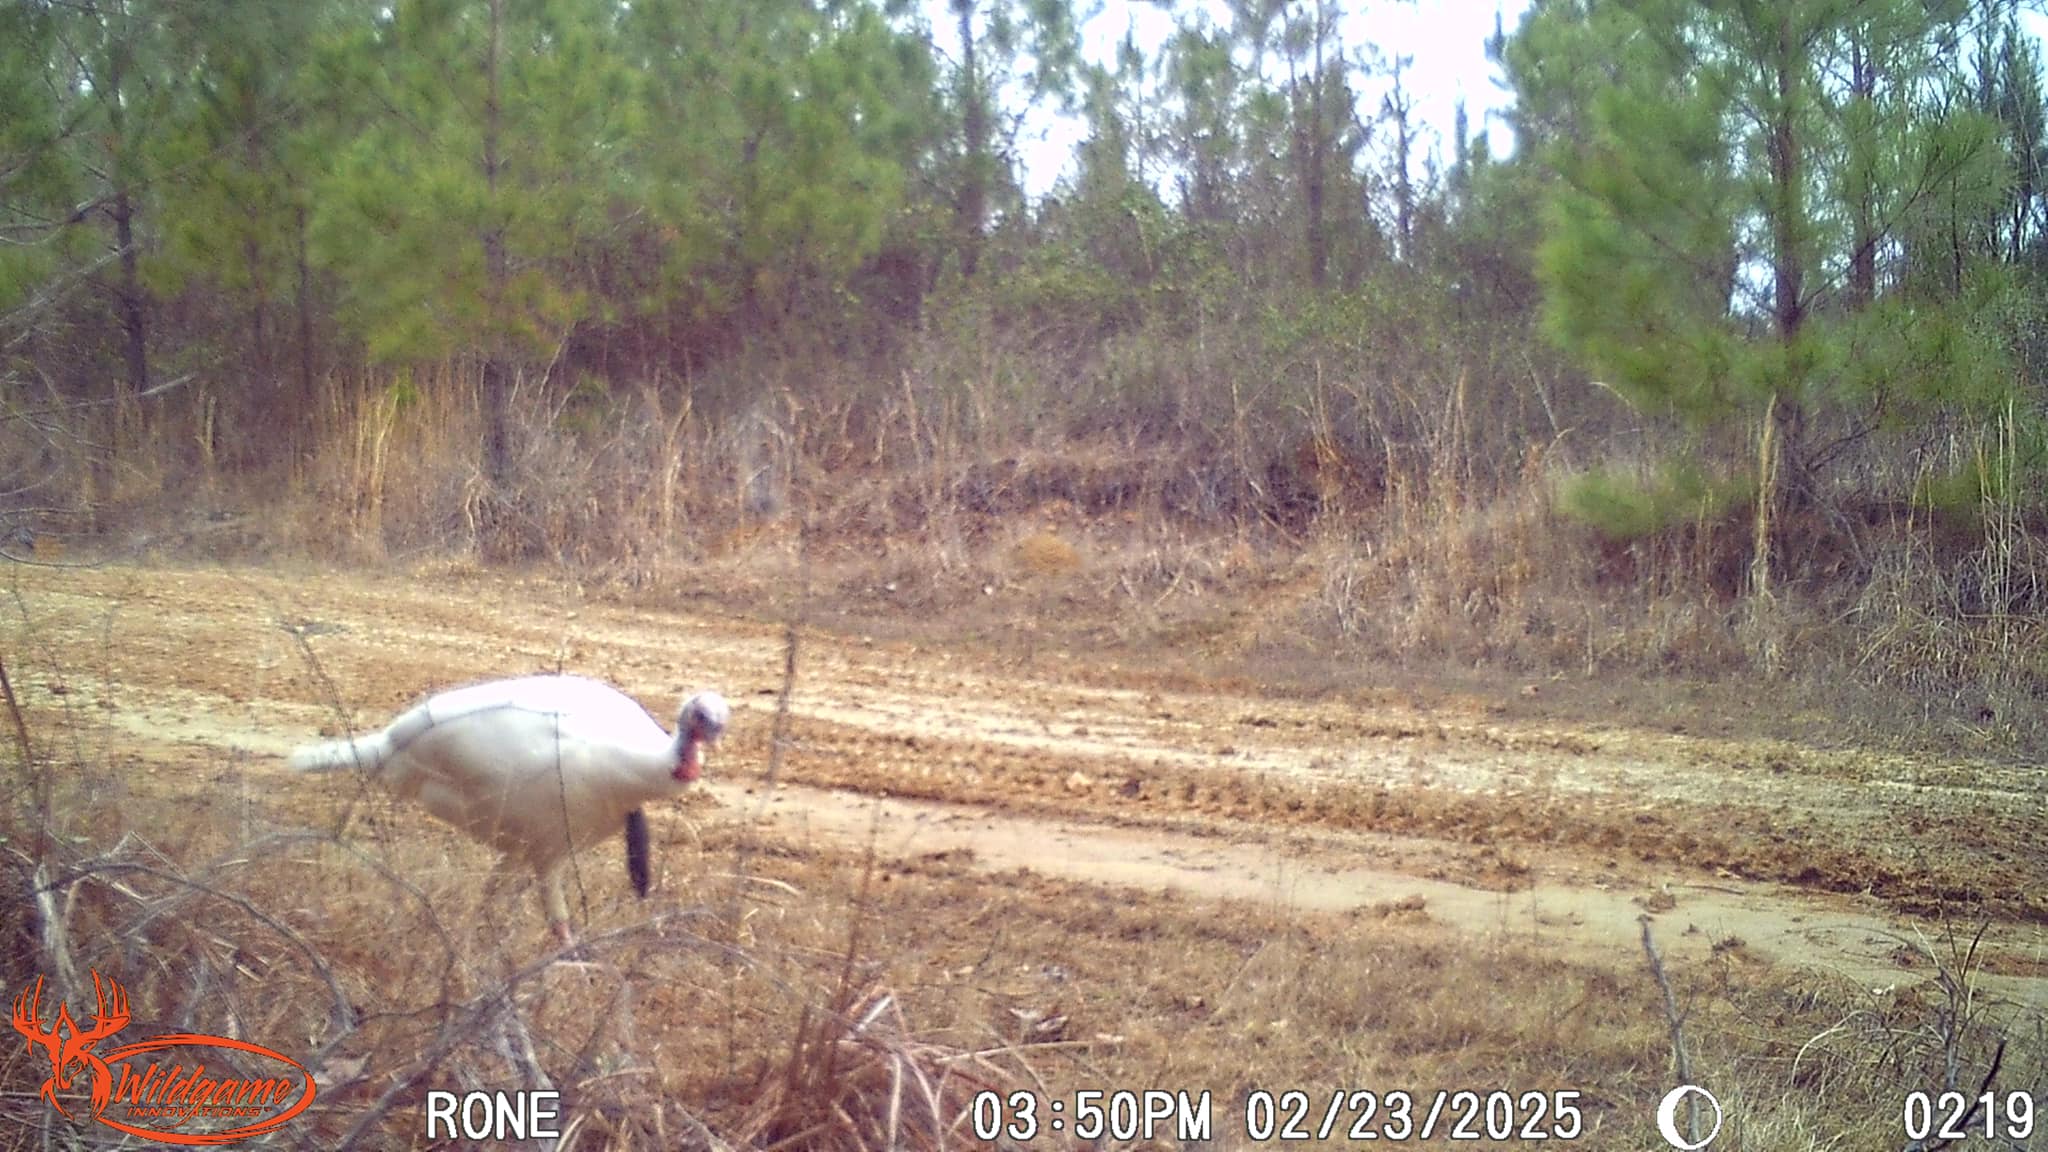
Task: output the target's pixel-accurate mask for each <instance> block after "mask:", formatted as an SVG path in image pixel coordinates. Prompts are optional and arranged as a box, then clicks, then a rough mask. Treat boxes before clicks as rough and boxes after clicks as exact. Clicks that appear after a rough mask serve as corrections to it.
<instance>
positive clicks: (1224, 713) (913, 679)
mask: <svg viewBox="0 0 2048 1152" xmlns="http://www.w3.org/2000/svg"><path fill="white" fill-rule="evenodd" d="M414 576H415V578H414V579H410V580H399V579H388V580H382V579H380V580H373V579H368V578H364V577H361V576H356V575H339V574H334V573H328V572H312V571H306V572H301V573H295V574H287V573H280V572H274V571H261V570H166V569H153V568H99V569H89V570H76V569H74V570H52V569H28V568H16V569H14V570H13V571H12V572H11V573H10V575H9V578H8V579H9V581H10V584H11V588H10V594H11V604H10V605H9V607H8V610H7V612H6V616H5V624H4V632H0V636H4V642H5V644H6V650H7V652H8V657H7V659H8V665H9V669H10V671H11V672H12V674H13V676H14V683H15V687H16V690H17V692H18V694H19V695H20V696H21V698H22V701H23V703H24V705H25V707H26V708H27V709H28V710H29V711H30V713H31V715H32V717H33V716H38V715H45V716H46V715H49V714H50V713H51V712H52V711H55V710H62V711H64V712H67V713H68V714H69V715H70V716H71V717H72V718H73V719H74V720H78V721H82V722H83V724H82V726H83V727H85V728H87V729H88V730H99V731H104V732H106V733H107V734H108V738H107V741H106V742H105V743H104V744H102V745H99V748H100V750H101V751H100V752H99V753H95V752H94V750H93V749H92V748H90V747H83V746H81V749H80V750H79V752H80V754H86V755H93V754H115V753H111V752H108V751H107V750H109V749H116V748H119V749H124V750H132V751H129V752H121V753H119V754H122V755H128V754H132V755H134V756H136V757H137V758H138V759H139V760H140V761H141V765H140V767H141V768H142V770H143V771H144V773H145V774H149V775H152V776H154V775H156V773H157V769H158V767H160V766H161V765H163V764H172V763H178V762H183V761H184V760H185V759H186V757H185V756H183V755H182V754H181V755H180V756H176V757H173V756H171V755H170V754H169V751H168V750H169V749H172V748H174V747H175V748H180V749H181V750H189V749H193V748H197V749H204V750H207V753H208V754H209V755H211V756H226V757H233V758H237V759H240V760H242V761H243V762H244V763H246V764H247V766H248V767H249V769H250V771H252V772H254V773H258V774H267V773H275V774H276V782H275V787H276V789H278V790H280V791H282V790H287V789H291V788H295V787H302V786H304V783H303V781H300V780H296V779H294V778H292V777H290V776H289V775H288V774H287V773H286V771H285V769H284V766H283V764H282V761H281V757H282V754H283V753H285V752H286V751H288V750H289V749H290V748H291V747H292V746H294V745H296V744H298V743H301V742H304V741H307V740H310V739H314V738H316V737H317V736H319V735H320V734H322V733H327V734H332V733H334V732H337V731H339V730H340V729H341V728H342V727H343V726H344V722H345V723H346V725H350V726H355V727H358V728H362V727H374V726H376V725H379V724H381V723H383V722H384V721H385V720H386V719H388V718H389V716H390V715H392V714H393V713H395V712H396V711H397V710H398V709H400V708H402V707H404V706H405V705H407V704H408V703H409V702H411V701H412V700H414V699H416V698H417V697H418V696H420V695H422V694H424V693H426V692H429V691H433V690H435V689H438V688H442V687H448V686H452V685H455V684H459V683H462V682H465V681H469V680H474V679H480V678H484V677H488V676H496V675H512V674H520V673H525V672H531V671H536V670H548V669H556V668H560V669H562V670H567V671H573V672H577V673H581V674H585V675H590V676H595V677H598V678H601V679H606V680H610V681H612V682H614V683H616V684H618V685H619V686H621V687H622V688H624V689H625V690H626V691H628V692H629V693H632V694H633V695H635V696H636V697H637V698H638V699H640V700H641V701H642V702H643V703H644V704H646V705H647V706H648V707H649V709H650V710H651V711H653V712H654V713H655V715H656V716H658V717H661V718H663V719H664V720H667V719H668V718H669V717H671V716H672V714H673V711H674V709H675V706H676V702H677V700H678V699H680V697H681V695H682V694H683V693H685V692H687V691H689V690H691V689H694V688H698V687H717V688H719V689H721V690H722V691H724V692H725V693H726V694H727V695H728V696H729V697H730V698H732V699H733V701H734V703H735V708H736V718H735V725H734V729H733V731H732V734H731V736H730V738H729V739H728V740H727V742H726V743H725V744H724V745H723V746H722V748H721V750H720V752H719V755H718V757H717V759H716V760H714V762H713V764H712V766H711V771H712V774H713V776H714V781H713V782H712V783H711V784H710V785H709V786H708V788H707V791H708V793H709V795H710V798H711V799H712V801H714V802H715V803H712V804H708V805H706V804H699V805H693V806H691V807H690V808H689V810H688V812H687V813H684V812H680V811H672V812H665V813H655V814H654V815H655V818H656V819H658V820H664V821H671V822H674V821H685V820H687V821H701V820H705V819H715V820H727V821H734V822H746V823H748V824H750V825H752V826H754V827H756V828H757V829H758V830H759V831H760V834H761V835H763V836H764V837H768V838H771V839H780V840H785V841H792V842H800V843H809V844H813V845H816V844H827V845H833V846H837V847H840V848H847V849H853V850H859V849H861V848H864V847H867V846H870V845H871V846H872V847H873V848H874V849H875V850H877V851H878V852H880V853H881V854H882V855H884V856H885V857H889V858H903V859H910V858H917V857H927V856H944V857H948V858H951V859H956V860H968V861H971V862H972V863H973V864H974V865H975V866H976V867H978V868H980V869H983V870H985V871H986V872H987V873H989V874H990V877H991V882H992V883H1000V882H1001V878H1002V877H1003V876H1004V875H1005V874H1010V873H1013V872H1014V870H1017V869H1028V870H1030V871H1032V872H1036V873H1041V874H1045V875H1051V876H1058V877H1061V878H1065V879H1072V880H1080V881H1084V882H1088V883H1093V884H1100V885H1105V886H1117V885H1130V886H1138V887H1143V888H1148V889H1178V890H1181V891H1183V892H1185V893H1187V894H1188V895H1189V896H1190V897H1193V898H1195V899H1191V900H1190V901H1189V902H1188V903H1187V907H1188V909H1189V915H1200V914H1201V911H1200V909H1201V908H1202V906H1203V905H1202V901H1203V900H1205V899H1245V900H1252V901H1258V902H1262V903H1264V904H1267V905H1270V906H1273V907H1277V908H1283V909H1293V910H1298V911H1299V912H1301V913H1302V914H1307V915H1314V914H1343V913H1346V912H1350V911H1355V910H1360V909H1372V908H1378V907H1384V906H1405V907H1416V906H1419V907H1421V908H1426V909H1427V912H1428V914H1429V915H1430V916H1431V917H1433V918H1434V919H1436V920H1437V921H1440V922H1442V923H1444V924H1445V925H1448V926H1449V927H1450V928H1452V929H1454V930H1457V931H1460V932H1464V933H1470V934H1473V935H1475V936H1479V935H1484V934H1490V933H1509V934H1515V935H1518V936H1522V937H1525V938H1530V939H1537V940H1542V941H1546V942H1549V943H1551V944H1554V946H1555V947H1557V948H1558V949H1560V950H1561V951H1563V952H1567V953H1572V954H1576V955H1582V956H1585V957H1588V958H1593V959H1596V960H1605V961H1607V962H1610V963H1615V964H1628V963H1633V962H1634V959H1633V958H1634V957H1635V956H1637V955H1639V953H1638V951H1637V950H1638V949H1639V947H1640V944H1639V940H1640V933H1641V924H1640V918H1642V917H1644V916H1646V915H1647V916H1649V917H1650V918H1651V922H1652V924H1653V926H1654V928H1655V930H1656V932H1657V935H1658V940H1659V942H1660V945H1661V946H1663V947H1664V948H1665V949H1666V950H1667V951H1668V952H1670V953H1672V954H1675V955H1679V956H1686V955H1701V954H1704V953H1705V952H1706V951H1707V950H1709V949H1712V948H1716V947H1722V948H1725V947H1731V946H1740V947H1744V948H1746V949H1748V950H1749V951H1750V952H1751V953H1753V954H1755V955H1757V956H1759V957H1760V958H1764V959H1768V960H1771V961H1775V962H1780V963H1791V964H1802V965H1813V966H1816V967H1820V968H1826V969H1830V970H1834V971H1838V972H1842V973H1845V974H1848V975H1850V976H1852V977H1854V978H1856V979H1858V980H1861V981H1864V982H1866V983H1869V984H1872V985H1874V986H1884V985H1889V984H1896V983H1901V982H1911V981H1915V980H1918V979H1922V978H1925V977H1926V976H1928V975H1929V974H1930V972H1929V971H1928V970H1925V969H1916V968H1914V967H1912V966H1910V962H1909V961H1907V960H1905V959H1902V956H1903V954H1904V950H1902V949H1901V948H1900V944H1901V941H1903V940H1913V939H1928V940H1932V939H1936V938H1938V937H1939V935H1940V933H1941V931H1942V927H1941V921H1940V919H1939V916H1938V915H1937V914H1938V913H1939V912H1941V911H1942V910H1944V909H1947V910H1950V911H1952V912H1954V913H1956V914H1957V915H1958V916H1960V917H1961V918H1962V919H1963V920H1964V921H1965V922H1968V921H1970V920H1971V918H1972V917H1974V916H1975V915H1978V914H1989V915H1991V916H1992V917H1993V919H1994V924H1993V927H1992V930H1991V932H1990V933H1989V935H1988V940H1989V945H1990V950H1989V952H1988V953H1987V955H1988V957H1989V958H1988V960H1987V962H1986V965H1985V970H1986V972H1988V973H1989V974H1990V975H1989V976H1987V978H1986V979H1987V986H1988V987H1990V988H1992V989H1993V990H1995V991H1997V992H1999V993H2001V994H2003V995H2005V996H2009V997H2011V998H2012V999H2014V1000H2016V1001H2020V1002H2025V1003H2029V1004H2033V1005H2041V1004H2048V981H2044V979H2043V976H2044V975H2048V967H2044V957H2048V931H2044V928H2043V926H2044V924H2048V904H2044V902H2043V900H2042V898H2041V896H2040V895H2039V892H2038V889H2039V888H2040V880H2041V878H2042V877H2043V876H2044V875H2048V834H2044V833H2048V809H2044V805H2043V791H2042V788H2041V784H2040V781H2039V779H2038V776H2037V774H2036V773H2035V772H2033V771H2031V770H2026V769H2021V768H2015V767H2012V766H2009V765H1999V764H1992V763H1962V762H1937V761H1931V760H1918V759H1914V758H1911V757H1906V756H1900V755H1891V754H1882V755H1881V754H1872V753H1864V752H1860V751H1857V750H1854V749H1841V748H1836V749H1818V748H1811V747H1802V746H1797V745H1789V744H1785V743H1783V742H1775V741H1754V742H1744V741H1730V740H1708V739H1700V738H1692V737H1685V736H1679V735H1672V734H1669V733H1664V732H1654V731H1646V730H1639V729H1635V728H1632V727H1630V726H1629V725H1628V724H1627V723H1626V722H1625V720H1624V719H1623V718H1620V717H1617V718H1616V719H1615V721H1614V722H1613V723H1612V724H1609V725H1606V726H1602V727H1601V728H1599V729H1597V730H1564V729H1559V728H1556V727H1547V726H1543V725H1532V724H1517V723H1507V722H1503V721H1501V720H1500V719H1499V718H1497V717H1496V716H1494V715H1492V714H1491V713H1490V712H1489V710H1488V709H1487V708H1486V706H1485V703H1484V702H1483V701H1469V700H1468V701H1456V700H1453V701H1449V702H1439V703H1437V704H1434V705H1428V706H1418V705H1416V704H1414V703H1391V702H1388V701H1385V700H1376V699H1373V698H1370V697H1368V696H1364V695H1355V696H1349V697H1347V696H1343V695H1341V694H1336V695H1331V696H1328V697H1326V698H1323V699H1318V700H1303V699H1299V698H1293V697H1289V696H1288V695H1286V694H1285V693H1282V692H1278V691H1272V692H1268V691H1262V690H1259V689H1257V688H1256V687H1254V688H1251V689H1247V688H1246V687H1245V686H1244V685H1242V684H1230V685H1222V684H1218V685H1215V686H1203V685H1199V684H1198V685H1194V686H1189V685H1186V684H1177V685H1176V686H1175V687H1172V688H1168V687H1165V686H1163V681H1162V680H1161V679H1160V678H1159V677H1157V676H1154V675H1152V674H1151V673H1150V672H1149V671H1148V670H1147V669H1145V668H1124V667H1117V666H1114V665H1111V664H1108V663H1106V662H1103V661H1100V660H1095V659H1091V657H1090V656H1089V655H1088V654H1087V653H1084V652H1078V651H1069V652H1062V651H1051V652H1043V653H1039V654H1038V657H1039V658H1038V659H1037V660H1036V661H1034V665H1035V667H1036V668H1037V670H1038V671H1037V673H1036V674H1030V675H1027V674H1023V673H1020V672H1017V671H1015V670H1014V669H1011V668H1008V667H1005V666H1004V663H1003V662H1001V661H995V660H987V659H979V658H976V657H973V656H971V655H968V654H966V653H965V652H964V651H938V650H933V649H932V648H930V647H929V646H927V647H919V646H917V645H913V644H909V643H902V642H879V643H878V642H875V641H872V640H864V639H863V638H862V637H860V636H858V635H832V634H826V633H824V632H821V631H817V630H806V631H805V632H804V633H803V635H802V642H801V650H800V661H799V673H798V679H797V682H796V690H795V693H794V695H793V697H792V701H791V724H790V734H791V743H790V744H789V745H788V746H787V749H786V752H787V754H786V756H785V758H784V762H783V765H782V768H781V774H780V777H779V778H778V780H776V781H775V782H773V783H772V784H771V783H769V782H767V781H765V780H764V779H763V776H762V774H763V772H764V770H765V769H766V766H767V764H768V762H769V750H770V741H769V731H770V727H771V722H772V718H773V713H774V709H775V704H776V695H777V692H778V689H779V688H780V685H781V678H782V662H783V635H784V631H783V627H782V626H781V625H779V624H777V623H774V622H772V621H762V620H755V619H748V618H745V617H743V616H740V615H736V614H735V615H719V614H712V613H707V612H704V611H701V610H697V609H696V608H695V607H692V608H690V609H689V610H677V611H670V612H662V611H651V610H648V609H646V608H626V607H620V606H615V605H607V604H603V603H599V602H596V601H594V600H591V599H588V598H586V597H584V596H583V595H581V594H580V593H579V592H578V590H576V589H575V588H573V587H569V586H564V585H561V584H557V583H551V582H543V581H533V582H522V581H518V580H512V579H500V578H481V577H474V576H461V575H447V574H443V575H440V576H433V575H431V574H426V575H422V574H414ZM1048 667H1050V668H1054V669H1059V668H1066V667H1071V668H1073V669H1074V675H1073V676H1072V677H1071V678H1062V677H1058V676H1053V675H1048V674H1046V672H1045V669H1046V668H1048ZM344 718H345V720H344ZM88 743H90V742H88ZM152 749H158V750H161V752H162V754H161V755H159V754H158V753H153V752H152V751H151V750H152ZM158 786H161V787H164V788H172V789H176V788H186V787H192V788H197V787H202V786H203V785H202V784H201V783H200V782H199V781H193V780H179V779H174V778H165V779H160V780H159V781H158Z"/></svg>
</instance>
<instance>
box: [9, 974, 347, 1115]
mask: <svg viewBox="0 0 2048 1152" xmlns="http://www.w3.org/2000/svg"><path fill="white" fill-rule="evenodd" d="M92 987H93V994H94V995H95V996H96V997H97V998H98V1000H99V1010H98V1011H97V1012H95V1013H94V1014H93V1019H92V1024H91V1025H90V1026H87V1025H85V1024H82V1023H80V1022H79V1021H78V1020H77V1019H74V1018H73V1017H72V1015H71V1007H70V1005H68V1004H65V1003H63V1002H62V1001H61V1000H60V1001H58V1003H57V1011H56V1013H55V1015H45V1008H44V1005H43V980H42V977H40V976H38V977H37V978H36V982H35V984H34V985H32V986H31V987H28V988H25V989H23V990H22V992H21V994H20V995H19V996H16V997H15V1000H14V1030H15V1031H16V1032H19V1033H21V1034H22V1035H23V1036H25V1037H27V1039H28V1043H29V1047H30V1049H31V1050H34V1049H40V1050H41V1051H42V1052H43V1054H44V1055H45V1056H47V1057H48V1058H49V1061H50V1075H49V1078H48V1079H46V1080H44V1081H43V1089H42V1097H43V1099H44V1100H46V1101H48V1102H49V1105H50V1107H52V1108H55V1109H56V1110H57V1111H58V1112H60V1113H62V1114H63V1115H64V1116H66V1117H68V1118H70V1119H72V1120H74V1121H76V1120H79V1119H81V1118H80V1117H79V1116H77V1115H76V1114H74V1113H73V1112H72V1108H75V1107H77V1105H78V1103H79V1101H78V1100H77V1099H76V1098H75V1097H76V1096H77V1094H78V1092H79V1091H80V1090H81V1089H83V1090H85V1092H86V1094H87V1098H86V1102H87V1103H89V1104H90V1105H91V1110H92V1116H91V1118H92V1119H93V1120H96V1121H98V1122H99V1123H101V1124H105V1125H106V1126H108V1127H109V1128H115V1129H118V1130H120V1131H122V1132H126V1133H128V1134H129V1135H131V1136H140V1137H143V1138H144V1139H148V1140H155V1141H158V1142H161V1143H164V1144H184V1145H188V1146H195V1147H210V1146H213V1145H218V1144H232V1143H234V1142H235V1141H237V1140H245V1139H248V1138H249V1137H251V1136H260V1135H262V1134H263V1133H265V1132H271V1131H275V1130H276V1129H278V1128H281V1127H283V1126H284V1125H285V1124H288V1123H290V1122H291V1120H292V1118H293V1117H296V1116H297V1115H298V1114H299V1113H301V1112H304V1111H305V1110H306V1109H307V1107H308V1106H310V1105H311V1104H312V1103H313V1076H312V1073H310V1072H308V1071H307V1070H306V1067H305V1065H303V1064H300V1063H299V1062H298V1061H296V1060H294V1059H292V1058H291V1057H289V1056H286V1055H284V1054H283V1053H280V1052H277V1051H274V1050H272V1049H269V1048H265V1047H263V1046H262V1045H260V1044H251V1043H249V1042H248V1041H246V1040H236V1039H232V1038H230V1037H227V1036H208V1035H205V1034H202V1033H194V1032H173V1033H166V1034H164V1035H161V1036H152V1037H150V1038H149V1039H147V1040H140V1041H137V1042H135V1043H133V1044H124V1045H122V1046H121V1047H119V1048H113V1049H108V1050H104V1051H102V1050H100V1045H101V1043H102V1042H103V1041H106V1040H109V1039H111V1038H112V1037H113V1035H114V1033H116V1032H119V1031H120V1030H121V1029H123V1028H125V1027H127V1026H128V1020H129V1011H128V993H127V991H126V990H125V989H123V988H122V987H121V985H119V984H118V983H116V982H114V981H113V980H111V979H108V978H107V977H104V976H101V975H100V974H99V973H98V972H94V973H93V974H92ZM209 1052H210V1055H211V1059H212V1061H213V1062H214V1065H215V1066H214V1067H208V1060H209ZM252 1065H254V1066H255V1068H254V1070H253V1071H251V1066H252ZM66 1096H70V1097H73V1099H72V1101H71V1106H72V1107H71V1108H67V1107H66V1106H65V1101H64V1098H65V1097H66Z"/></svg>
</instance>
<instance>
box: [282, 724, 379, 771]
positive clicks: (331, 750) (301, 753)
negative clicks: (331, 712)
mask: <svg viewBox="0 0 2048 1152" xmlns="http://www.w3.org/2000/svg"><path fill="white" fill-rule="evenodd" d="M389 759H391V741H390V740H388V739H386V738H385V735H384V733H382V732H379V733H376V734H375V735H371V736H358V737H357V738H355V739H354V740H330V741H328V742H327V743H325V744H308V745H306V746H305V747H303V748H300V749H298V750H296V751H294V752H293V753H292V757H291V766H292V769H293V771H296V772H333V771H337V770H339V769H343V768H360V769H361V770H363V771H365V772H375V771H376V770H377V769H379V768H382V767H383V766H384V762H385V761H386V760H389Z"/></svg>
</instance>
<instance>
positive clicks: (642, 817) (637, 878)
mask: <svg viewBox="0 0 2048 1152" xmlns="http://www.w3.org/2000/svg"><path fill="white" fill-rule="evenodd" d="M626 875H628V876H630V877H632V879H633V891H635V892H637V893H639V894H640V896H641V898H642V899H645V898H646V896H647V879H648V867H647V813H646V812H645V811H643V810H641V809H639V808H635V809H633V810H632V811H631V812H628V813H626Z"/></svg>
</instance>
